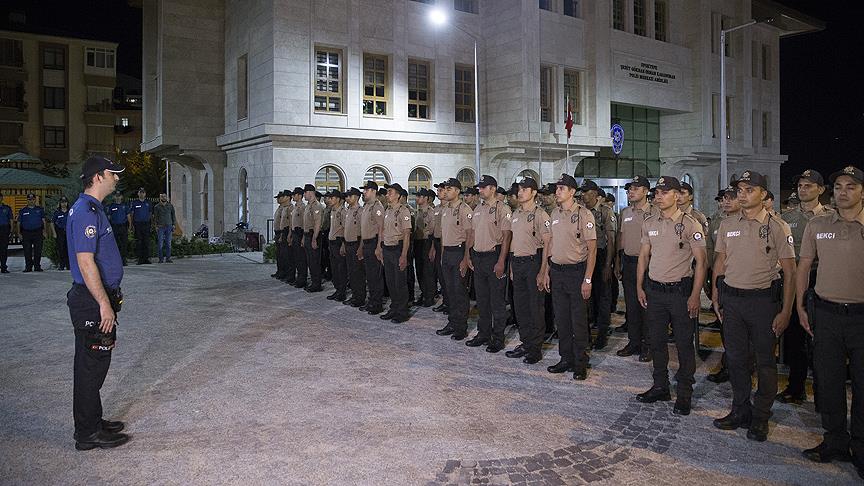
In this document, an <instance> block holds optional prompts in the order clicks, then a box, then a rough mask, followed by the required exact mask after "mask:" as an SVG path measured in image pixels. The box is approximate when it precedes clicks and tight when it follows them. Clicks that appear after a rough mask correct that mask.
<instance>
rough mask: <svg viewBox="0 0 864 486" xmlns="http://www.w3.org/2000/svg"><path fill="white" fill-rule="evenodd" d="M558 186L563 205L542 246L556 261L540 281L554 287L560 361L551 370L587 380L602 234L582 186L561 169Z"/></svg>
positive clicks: (545, 255) (553, 217)
mask: <svg viewBox="0 0 864 486" xmlns="http://www.w3.org/2000/svg"><path fill="white" fill-rule="evenodd" d="M556 186H557V188H556V191H555V195H556V198H557V201H558V207H556V208H555V209H554V210H553V211H552V214H551V215H550V216H549V219H550V223H549V229H550V232H551V234H552V237H551V238H550V240H549V245H547V246H545V247H543V259H544V260H546V259H547V258H549V259H550V260H551V263H550V264H549V269H548V270H547V271H546V273H545V275H544V276H543V278H542V282H541V284H542V287H543V288H544V290H546V291H547V292H549V291H550V290H551V293H552V305H553V306H554V308H555V327H556V328H557V329H558V337H559V344H558V352H559V353H560V355H561V361H559V362H558V363H557V364H555V365H553V366H550V367H549V368H547V370H548V371H549V372H550V373H564V372H565V371H573V378H574V379H577V380H584V379H586V378H587V377H588V361H587V354H586V350H587V348H588V344H589V340H590V337H591V336H590V332H589V331H588V325H587V323H586V313H585V301H587V300H588V299H589V298H591V286H592V281H591V275H592V274H593V273H594V265H595V260H596V258H597V234H596V229H595V223H594V216H593V215H592V214H591V211H589V210H588V209H586V208H585V207H584V206H581V205H580V204H578V203H577V202H576V200H575V196H576V191H577V189H578V188H579V184H578V183H577V182H576V179H574V178H573V176H571V175H569V174H561V178H560V179H558V182H557V183H556Z"/></svg>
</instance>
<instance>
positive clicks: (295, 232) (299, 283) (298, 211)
mask: <svg viewBox="0 0 864 486" xmlns="http://www.w3.org/2000/svg"><path fill="white" fill-rule="evenodd" d="M291 198H292V199H293V201H294V208H293V209H292V210H291V254H292V256H293V257H294V269H295V271H296V276H295V277H294V286H295V287H297V288H298V289H302V288H305V287H306V283H307V280H306V275H307V273H308V271H309V270H308V268H309V267H308V265H307V263H306V250H305V249H304V248H303V214H304V213H305V212H306V205H305V204H304V203H303V188H302V187H295V188H294V191H293V192H292V195H291ZM289 279H290V276H289Z"/></svg>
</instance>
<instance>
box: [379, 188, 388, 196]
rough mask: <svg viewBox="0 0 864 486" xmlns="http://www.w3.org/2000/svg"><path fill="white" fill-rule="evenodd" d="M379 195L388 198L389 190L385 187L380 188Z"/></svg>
mask: <svg viewBox="0 0 864 486" xmlns="http://www.w3.org/2000/svg"><path fill="white" fill-rule="evenodd" d="M378 195H379V196H386V195H387V189H384V188H383V187H379V188H378Z"/></svg>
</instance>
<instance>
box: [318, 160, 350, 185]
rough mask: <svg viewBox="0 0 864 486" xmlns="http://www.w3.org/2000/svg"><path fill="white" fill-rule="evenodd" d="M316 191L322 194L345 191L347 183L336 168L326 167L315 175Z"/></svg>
mask: <svg viewBox="0 0 864 486" xmlns="http://www.w3.org/2000/svg"><path fill="white" fill-rule="evenodd" d="M315 189H318V190H319V191H321V192H330V191H333V190H335V191H344V190H345V181H344V180H343V179H342V173H341V172H339V169H337V168H336V167H335V166H332V165H325V166H324V167H321V169H320V170H318V173H317V174H315Z"/></svg>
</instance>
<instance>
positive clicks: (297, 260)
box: [291, 228, 307, 287]
mask: <svg viewBox="0 0 864 486" xmlns="http://www.w3.org/2000/svg"><path fill="white" fill-rule="evenodd" d="M301 243H303V230H302V229H299V228H294V230H293V231H292V232H291V248H293V249H294V252H293V253H294V268H295V269H296V271H297V276H296V277H295V279H294V285H297V286H298V287H299V286H301V285H302V286H305V285H306V274H307V265H306V248H305V247H304V246H303V245H302V244H301Z"/></svg>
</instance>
